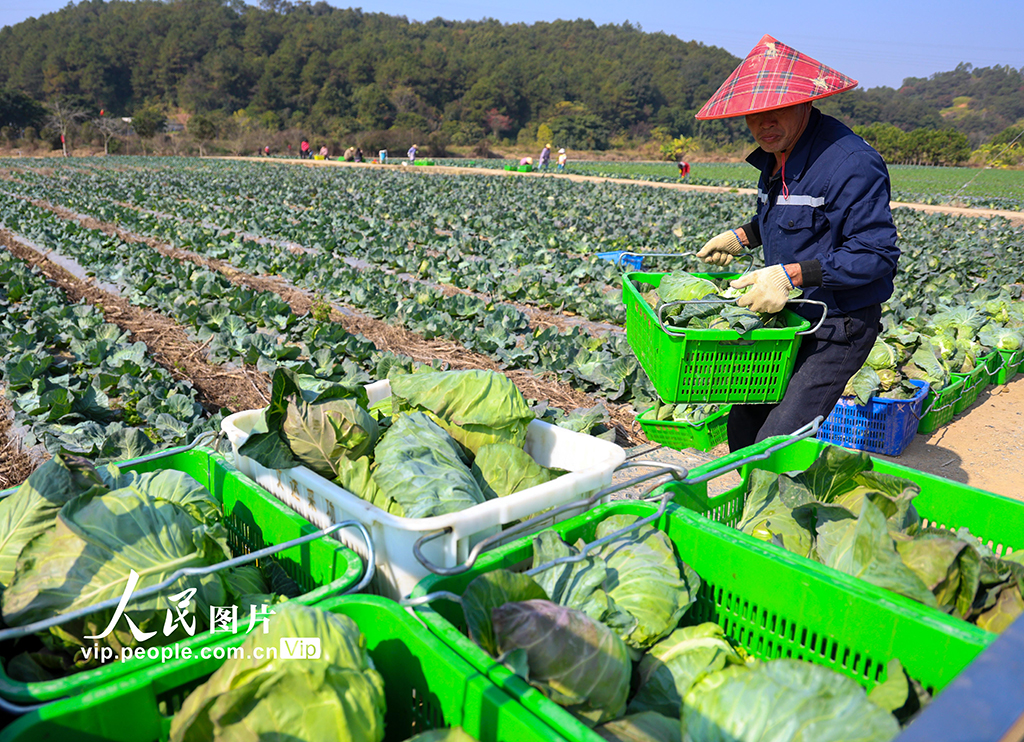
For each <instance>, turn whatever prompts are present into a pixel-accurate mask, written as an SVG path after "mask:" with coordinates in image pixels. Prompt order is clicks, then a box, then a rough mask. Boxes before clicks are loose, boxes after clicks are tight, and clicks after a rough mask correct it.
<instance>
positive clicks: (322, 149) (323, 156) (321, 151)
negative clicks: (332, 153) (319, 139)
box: [320, 144, 329, 160]
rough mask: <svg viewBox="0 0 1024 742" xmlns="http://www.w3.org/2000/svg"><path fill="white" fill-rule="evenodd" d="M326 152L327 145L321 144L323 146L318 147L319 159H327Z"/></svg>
mask: <svg viewBox="0 0 1024 742" xmlns="http://www.w3.org/2000/svg"><path fill="white" fill-rule="evenodd" d="M327 154H328V150H327V145H326V144H325V145H323V146H322V147H321V148H320V157H321V159H324V160H327V159H329V158H328V157H327Z"/></svg>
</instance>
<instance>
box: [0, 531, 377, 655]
mask: <svg viewBox="0 0 1024 742" xmlns="http://www.w3.org/2000/svg"><path fill="white" fill-rule="evenodd" d="M348 527H353V528H356V529H358V530H359V531H360V532H361V533H362V534H363V538H364V540H365V541H366V546H367V554H368V555H369V556H368V557H367V566H366V573H365V574H364V575H363V578H362V579H361V580H360V581H359V582H358V583H357V584H356V585H355V586H354V587H353V588H351V589H350V590H347V591H346V594H347V593H349V592H352V591H358V590H361V589H363V588H364V587H365V586H366V585H367V584H369V582H370V579H372V577H373V572H374V563H375V557H376V552H375V551H374V548H373V541H372V539H371V538H370V534H369V532H368V531H367V530H366V527H365V526H364V525H363V524H362V523H360V522H359V521H355V520H346V521H343V522H341V523H335V524H334V525H332V526H329V527H327V528H323V529H321V530H319V531H315V532H313V533H307V534H306V535H305V536H299V537H298V538H295V539H292V540H291V541H286V542H285V543H283V544H277V545H275V546H267V547H264V548H262V549H258V550H256V551H253V552H250V553H249V554H242V555H241V556H237V557H234V558H232V559H225V560H224V561H223V562H218V563H217V564H211V565H209V566H206V567H182V568H181V569H179V570H176V571H175V572H173V573H172V574H171V575H170V576H169V577H168V578H167V579H165V580H163V581H162V582H159V583H157V584H156V585H150V586H149V587H146V588H143V589H141V590H138V591H133V592H132V594H131V597H130V598H129V601H132V600H136V599H137V598H146V597H149V596H150V595H154V594H156V593H158V592H160V591H161V590H165V589H167V588H168V587H170V586H171V585H173V584H174V583H175V582H177V581H178V580H179V579H181V578H182V577H192V576H203V575H208V574H213V573H215V572H220V571H221V570H223V569H229V568H231V567H237V566H239V565H241V564H247V563H248V562H253V561H256V560H257V559H262V558H263V557H267V556H270V555H271V554H276V553H277V552H279V551H283V550H285V549H290V548H291V547H293V546H300V545H302V544H305V543H308V542H310V541H316V540H317V539H321V538H323V537H325V536H330V535H331V534H333V533H336V532H337V531H340V530H341V529H342V528H348ZM335 582H338V581H335ZM335 582H332V583H330V584H329V585H325V586H324V588H325V589H328V588H330V587H331V585H334V584H335ZM332 592H333V591H332ZM123 597H124V596H120V597H117V598H110V599H109V600H104V601H103V602H102V603H96V604H95V605H89V606H85V607H84V608H79V609H78V610H76V611H71V612H70V613H62V614H60V615H57V616H53V617H51V618H46V619H42V620H40V621H35V622H34V623H30V624H25V625H24V626H16V627H14V628H9V629H3V630H0V642H3V641H7V640H9V639H20V638H21V637H23V636H28V635H29V634H34V633H36V632H37V631H45V630H47V629H50V628H52V627H54V626H60V625H62V624H65V623H68V622H69V621H74V620H75V619H79V618H83V617H84V616H88V615H90V614H92V613H96V612H98V611H103V610H107V609H109V608H116V607H117V606H118V604H119V603H120V602H121V599H122V598H123ZM126 605H127V603H126Z"/></svg>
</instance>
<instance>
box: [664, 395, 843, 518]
mask: <svg viewBox="0 0 1024 742" xmlns="http://www.w3.org/2000/svg"><path fill="white" fill-rule="evenodd" d="M824 420H825V417H824V415H818V416H817V417H816V418H814V419H813V420H811V421H810V422H809V423H807V424H806V425H804V426H803V427H801V428H797V429H796V430H794V431H793V432H792V433H790V434H789V435H773V436H772V437H771V438H766V439H765V440H763V441H761V442H760V443H756V444H754V445H753V446H749V447H747V448H741V449H740V450H739V451H734V452H733V453H730V454H727V455H726V456H723V457H722V458H720V459H716V460H715V463H716V464H717V466H715V468H714V469H711V470H710V471H707V472H705V473H704V474H700V475H698V476H695V477H690V476H688V477H687V478H686V479H685V480H684V481H683V482H680V484H684V485H688V484H701V483H703V482H707V481H710V480H712V479H716V478H717V477H720V476H722V475H723V474H728V473H729V472H731V471H735V470H736V469H739V468H741V467H743V466H746V465H747V464H752V463H754V462H755V461H764V460H765V459H767V458H769V457H770V456H771V455H772V454H773V453H775V452H776V451H781V450H782V449H784V448H787V447H789V446H792V445H793V444H794V443H797V442H798V441H802V440H806V439H808V438H814V437H815V436H816V435H818V430H819V429H820V428H821V424H822V422H824ZM658 497H659V498H660V497H661V496H660V495H659V496H658ZM648 499H651V500H653V499H656V498H648Z"/></svg>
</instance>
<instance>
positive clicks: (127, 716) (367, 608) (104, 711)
mask: <svg viewBox="0 0 1024 742" xmlns="http://www.w3.org/2000/svg"><path fill="white" fill-rule="evenodd" d="M318 607H321V608H324V609H325V610H329V611H332V612H334V613H340V614H343V615H346V616H348V617H349V618H351V619H352V620H354V621H355V622H356V623H357V624H358V625H359V628H360V629H361V630H362V632H363V635H364V636H365V637H366V646H367V648H368V649H369V651H370V656H371V657H372V658H373V662H374V665H375V666H376V668H377V670H378V671H379V672H380V674H381V675H382V676H383V677H384V693H385V696H386V701H387V713H386V715H385V721H386V725H387V735H386V737H385V739H386V740H387V742H400V740H405V739H407V738H408V737H410V736H412V735H413V734H417V733H419V732H422V731H426V730H429V729H436V728H439V727H450V726H461V727H462V728H463V729H464V730H465V731H466V732H467V733H468V734H470V735H471V736H472V737H473V738H475V739H477V740H480V742H520V741H522V742H540V741H541V740H557V739H558V736H557V735H556V734H555V732H554V731H553V730H552V729H551V728H550V727H548V726H547V725H546V724H544V723H543V722H541V721H540V720H539V719H537V718H536V717H535V716H534V715H533V714H531V713H530V712H528V711H527V710H526V709H524V708H523V707H522V705H520V704H519V703H517V702H516V701H515V700H513V699H512V698H511V697H509V696H508V694H506V693H504V692H503V691H501V690H499V689H498V688H497V687H495V685H494V684H493V683H491V682H490V681H488V680H487V678H486V677H484V676H483V674H482V673H480V672H478V671H476V670H474V669H473V668H472V667H471V666H470V665H469V664H467V663H466V662H465V661H464V660H462V659H460V658H459V657H458V656H457V655H456V654H455V653H454V652H452V651H451V650H450V649H448V648H447V647H446V646H444V644H443V643H442V642H440V641H438V639H437V638H436V637H434V636H433V635H432V634H431V633H430V632H429V631H427V630H426V629H424V628H423V627H422V626H420V625H419V624H418V623H417V622H416V621H415V620H414V619H413V618H412V617H411V616H409V615H408V614H407V613H406V612H405V611H404V610H403V609H402V608H400V607H399V606H398V604H396V603H394V602H392V601H389V600H387V599H385V598H379V597H375V596H352V597H346V598H335V599H331V600H328V601H325V602H323V603H320V604H318ZM244 639H245V637H244V636H243V635H238V636H234V637H231V639H230V640H224V641H221V642H219V643H218V647H222V648H227V647H233V646H238V645H240V644H241V643H242V641H243V640H244ZM223 662H224V660H223V659H214V658H210V659H198V658H195V659H192V660H175V661H173V662H169V663H167V664H165V665H158V666H156V667H154V668H152V669H150V670H148V671H147V672H145V673H142V674H139V675H136V676H134V677H132V678H131V679H127V680H123V681H120V682H118V683H116V684H113V685H110V686H107V687H105V688H100V689H98V690H95V691H90V692H89V693H85V694H83V695H81V696H78V697H75V698H69V699H65V700H63V701H59V702H57V703H54V704H50V705H48V706H44V707H43V708H42V709H40V710H39V711H35V712H33V713H31V714H29V715H28V716H26V717H23V718H22V719H19V720H18V721H16V722H15V723H14V724H12V725H11V726H9V727H7V729H5V730H4V732H3V733H2V734H0V740H2V741H3V742H16V741H17V742H40V741H41V740H62V742H66V741H67V740H76V742H81V741H82V740H90V741H92V740H96V741H98V740H106V741H107V742H149V741H150V740H166V739H167V738H168V735H169V731H170V723H171V715H172V714H173V713H174V712H175V711H177V710H178V709H180V708H181V705H182V703H183V701H184V700H185V698H186V697H187V696H188V694H189V693H190V692H191V691H192V690H193V689H194V688H196V687H197V686H198V685H200V684H201V683H202V682H203V681H205V680H206V678H207V677H209V676H210V675H211V674H212V673H213V671H214V670H216V669H217V668H218V667H219V666H220V665H222V664H223Z"/></svg>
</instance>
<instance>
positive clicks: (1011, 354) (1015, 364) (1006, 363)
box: [992, 348, 1024, 384]
mask: <svg viewBox="0 0 1024 742" xmlns="http://www.w3.org/2000/svg"><path fill="white" fill-rule="evenodd" d="M998 353H999V367H998V370H997V371H996V373H995V378H994V379H993V380H992V383H993V384H1005V383H1007V382H1008V381H1010V380H1011V379H1012V378H1013V377H1014V376H1016V375H1017V372H1018V371H1020V367H1021V365H1024V348H1021V349H1020V350H1000V351H998Z"/></svg>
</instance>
